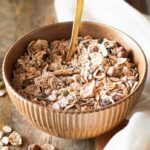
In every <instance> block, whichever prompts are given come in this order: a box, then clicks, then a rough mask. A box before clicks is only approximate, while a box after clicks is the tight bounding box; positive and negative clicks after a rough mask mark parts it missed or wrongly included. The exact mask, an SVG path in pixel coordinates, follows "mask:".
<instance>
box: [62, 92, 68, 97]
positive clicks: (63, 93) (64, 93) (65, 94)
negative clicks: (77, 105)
mask: <svg viewBox="0 0 150 150" xmlns="http://www.w3.org/2000/svg"><path fill="white" fill-rule="evenodd" d="M61 94H62V95H63V96H65V97H66V96H67V95H68V94H69V92H68V90H63V91H62V93H61Z"/></svg>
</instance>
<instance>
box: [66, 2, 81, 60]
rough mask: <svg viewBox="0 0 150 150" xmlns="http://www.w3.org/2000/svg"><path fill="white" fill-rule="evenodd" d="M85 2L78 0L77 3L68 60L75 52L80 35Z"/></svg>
mask: <svg viewBox="0 0 150 150" xmlns="http://www.w3.org/2000/svg"><path fill="white" fill-rule="evenodd" d="M83 2H84V0H77V3H76V11H75V19H74V22H73V28H72V34H71V40H70V44H69V50H68V52H67V57H66V61H69V60H70V59H71V57H72V56H73V54H74V49H75V44H76V39H77V36H78V32H79V25H80V22H81V16H82V11H83Z"/></svg>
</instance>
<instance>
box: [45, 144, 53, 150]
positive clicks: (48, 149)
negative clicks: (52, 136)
mask: <svg viewBox="0 0 150 150" xmlns="http://www.w3.org/2000/svg"><path fill="white" fill-rule="evenodd" d="M42 150H56V148H55V147H54V145H52V144H45V145H43V146H42Z"/></svg>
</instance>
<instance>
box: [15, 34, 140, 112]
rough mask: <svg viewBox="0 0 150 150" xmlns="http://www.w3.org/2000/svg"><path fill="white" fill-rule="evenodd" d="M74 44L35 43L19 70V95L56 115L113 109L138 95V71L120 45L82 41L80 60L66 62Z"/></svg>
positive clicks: (77, 55)
mask: <svg viewBox="0 0 150 150" xmlns="http://www.w3.org/2000/svg"><path fill="white" fill-rule="evenodd" d="M69 42H70V40H64V39H63V40H55V41H52V42H48V41H47V40H42V39H39V40H37V41H32V42H31V43H30V44H29V46H28V48H27V50H26V51H25V53H24V54H23V55H22V56H21V57H20V58H18V60H17V63H16V65H15V69H14V77H13V80H12V83H13V86H14V88H15V89H16V91H18V92H19V94H21V95H22V96H24V97H25V98H27V99H28V100H30V101H32V102H33V103H37V104H40V105H43V106H47V107H49V108H52V109H58V110H64V111H86V110H92V109H99V108H102V107H106V106H108V105H111V104H114V103H116V102H118V101H120V100H121V99H123V98H124V97H126V96H127V95H129V94H130V93H131V92H133V91H134V90H135V88H136V87H137V85H138V81H139V80H138V78H139V73H138V69H137V67H136V65H135V64H134V63H133V62H132V60H131V58H130V57H129V56H130V54H129V53H128V51H127V50H126V49H125V48H123V47H122V46H121V45H120V44H119V43H117V42H116V41H111V40H108V39H106V38H101V39H94V38H92V37H91V36H85V37H78V39H77V44H76V48H75V54H74V56H73V58H72V59H71V60H70V61H68V62H66V61H65V59H66V53H67V50H68V44H69Z"/></svg>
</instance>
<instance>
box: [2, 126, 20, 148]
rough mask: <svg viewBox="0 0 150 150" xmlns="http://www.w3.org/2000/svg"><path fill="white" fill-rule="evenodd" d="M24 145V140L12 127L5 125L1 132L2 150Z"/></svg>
mask: <svg viewBox="0 0 150 150" xmlns="http://www.w3.org/2000/svg"><path fill="white" fill-rule="evenodd" d="M11 145H12V146H20V145H22V138H21V136H20V135H19V134H18V133H17V132H16V131H13V130H12V128H11V127H9V126H7V125H5V126H3V127H2V130H1V131H0V150H9V149H10V146H11Z"/></svg>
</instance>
